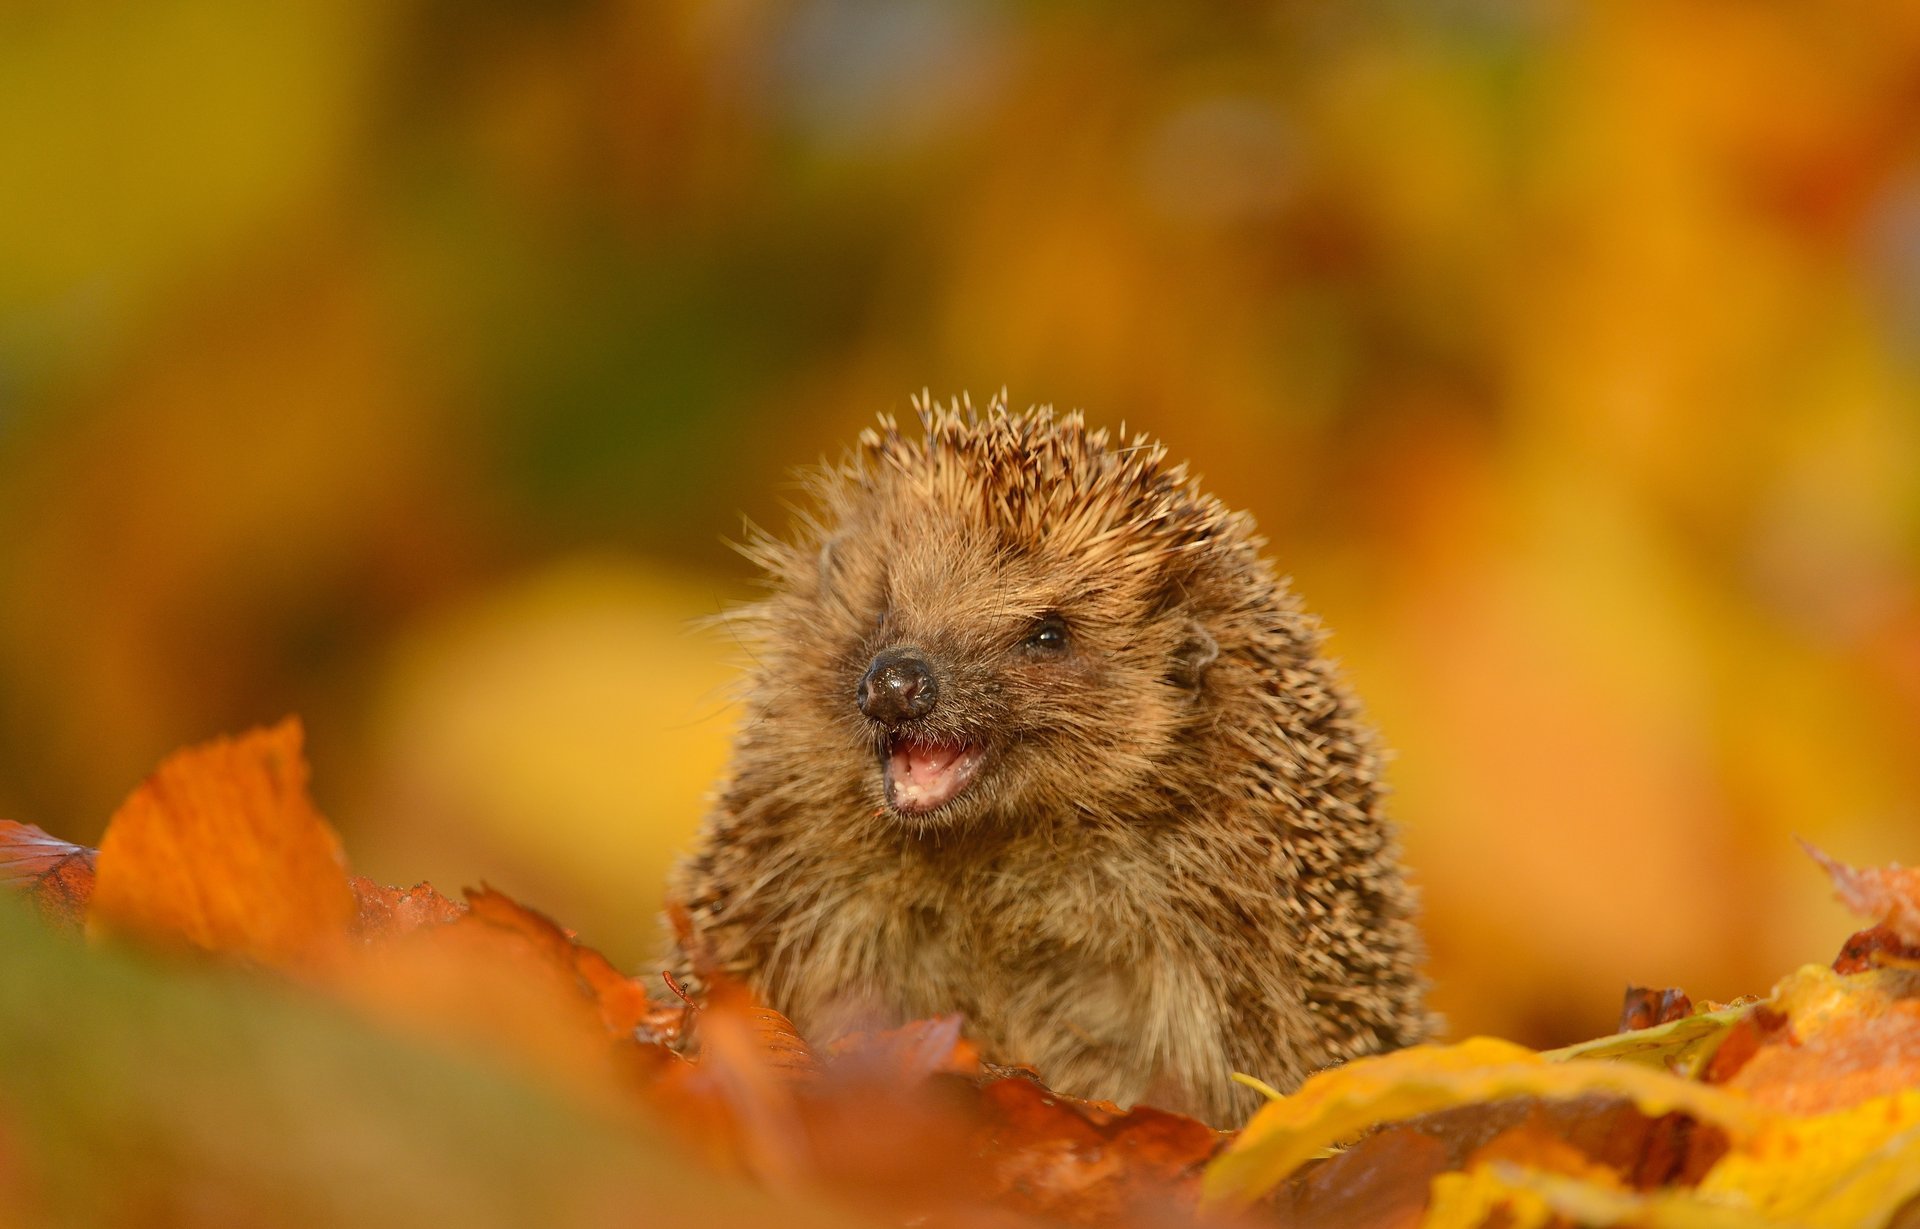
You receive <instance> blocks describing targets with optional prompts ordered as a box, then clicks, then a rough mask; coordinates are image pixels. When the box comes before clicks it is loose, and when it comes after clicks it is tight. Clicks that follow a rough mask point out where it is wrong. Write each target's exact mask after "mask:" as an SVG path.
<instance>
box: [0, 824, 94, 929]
mask: <svg viewBox="0 0 1920 1229" xmlns="http://www.w3.org/2000/svg"><path fill="white" fill-rule="evenodd" d="M95 858H96V854H95V853H94V851H93V850H91V849H88V848H87V847H86V846H85V845H74V844H71V843H69V842H67V841H62V840H59V839H57V838H55V837H51V836H48V835H47V834H46V833H45V832H43V831H41V830H40V829H39V828H36V827H34V826H33V825H32V824H20V823H15V822H13V821H12V820H0V890H9V891H15V892H22V893H25V894H26V895H27V897H28V898H30V899H31V900H32V901H33V903H34V905H35V906H36V907H37V908H38V909H39V910H40V915H41V916H42V917H44V918H46V919H47V920H48V921H49V922H51V923H54V924H55V925H58V926H61V927H63V928H68V929H75V928H78V927H79V926H80V924H81V923H82V922H83V921H84V920H85V919H86V915H87V901H88V900H89V899H91V898H92V896H93V881H94V861H95Z"/></svg>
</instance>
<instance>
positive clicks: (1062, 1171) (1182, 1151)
mask: <svg viewBox="0 0 1920 1229" xmlns="http://www.w3.org/2000/svg"><path fill="white" fill-rule="evenodd" d="M981 1091H982V1100H983V1108H984V1110H985V1113H986V1116H987V1124H986V1126H985V1127H984V1128H983V1129H982V1132H981V1134H980V1137H979V1138H978V1140H977V1142H976V1149H977V1152H978V1155H979V1156H980V1158H981V1159H982V1161H983V1162H984V1163H985V1165H986V1168H987V1171H988V1175H989V1181H990V1182H991V1183H992V1190H993V1192H994V1193H995V1195H996V1197H997V1201H998V1202H1001V1203H1003V1204H1005V1205H1007V1206H1010V1207H1012V1208H1014V1209H1016V1210H1018V1211H1023V1212H1030V1213H1033V1214H1035V1215H1040V1216H1047V1217H1052V1218H1054V1219H1058V1220H1064V1221H1069V1222H1071V1223H1074V1224H1085V1225H1104V1224H1110V1223H1112V1222H1114V1221H1115V1220H1117V1219H1121V1218H1122V1217H1125V1216H1127V1215H1129V1214H1135V1215H1138V1214H1143V1213H1145V1214H1151V1213H1154V1212H1158V1213H1161V1214H1165V1215H1182V1216H1184V1215H1189V1214H1190V1213H1191V1211H1192V1209H1193V1207H1194V1206H1195V1204H1196V1203H1197V1202H1198V1198H1199V1193H1200V1175H1201V1173H1202V1170H1203V1169H1204V1167H1205V1166H1206V1164H1207V1162H1208V1161H1210V1160H1211V1159H1213V1157H1214V1156H1215V1154H1217V1153H1218V1152H1219V1150H1220V1145H1221V1143H1222V1141H1223V1139H1224V1136H1222V1135H1221V1133H1220V1132H1217V1131H1215V1130H1214V1129H1213V1128H1211V1127H1209V1126H1207V1125H1206V1124H1205V1123H1202V1122H1199V1121H1197V1120H1195V1119H1192V1118H1188V1117H1186V1116H1184V1115H1181V1114H1174V1113H1170V1112H1168V1111H1166V1110H1159V1109H1154V1108H1152V1107H1150V1106H1136V1107H1134V1108H1133V1109H1131V1110H1121V1109H1119V1108H1118V1107H1116V1106H1113V1105H1110V1104H1106V1103H1102V1102H1095V1101H1082V1100H1079V1099H1078V1098H1074V1097H1067V1096H1062V1095H1060V1094H1059V1093H1055V1092H1053V1091H1051V1090H1050V1089H1048V1088H1046V1087H1044V1086H1042V1085H1040V1084H1037V1083H1035V1082H1034V1081H1032V1080H1026V1079H1002V1080H995V1081H993V1082H992V1083H990V1084H988V1085H986V1086H985V1088H983V1089H982V1090H981Z"/></svg>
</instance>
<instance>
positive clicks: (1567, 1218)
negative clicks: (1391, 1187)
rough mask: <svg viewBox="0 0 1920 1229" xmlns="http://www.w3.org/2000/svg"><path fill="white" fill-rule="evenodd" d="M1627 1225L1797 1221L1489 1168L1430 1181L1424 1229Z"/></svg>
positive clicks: (1711, 1228) (1673, 1195) (1687, 1227)
mask: <svg viewBox="0 0 1920 1229" xmlns="http://www.w3.org/2000/svg"><path fill="white" fill-rule="evenodd" d="M1565 1224H1574V1225H1595V1226H1598V1225H1631V1226H1636V1227H1638V1229H1770V1227H1777V1229H1789V1227H1790V1226H1793V1225H1795V1224H1796V1222H1790V1221H1780V1220H1772V1219H1767V1218H1763V1217H1761V1216H1758V1215H1756V1214H1755V1213H1754V1212H1752V1211H1751V1210H1748V1209H1745V1208H1739V1207H1724V1206H1718V1205H1716V1204H1714V1203H1712V1202H1711V1201H1709V1200H1707V1199H1705V1198H1702V1197H1700V1196H1697V1195H1695V1194H1693V1193H1692V1192H1690V1191H1684V1190H1680V1191H1650V1192H1636V1191H1627V1190H1622V1189H1620V1188H1619V1187H1618V1186H1617V1185H1614V1184H1611V1183H1608V1182H1605V1181H1598V1180H1595V1179H1592V1178H1578V1177H1569V1176H1568V1175H1566V1174H1561V1173H1551V1172H1545V1171H1541V1170H1536V1169H1529V1168H1527V1167H1526V1166H1523V1165H1517V1164H1514V1163H1512V1162H1510V1161H1495V1162H1492V1163H1490V1164H1487V1165H1481V1166H1478V1167H1476V1168H1474V1169H1471V1170H1468V1171H1466V1172H1464V1173H1449V1174H1441V1175H1440V1176H1439V1177H1437V1178H1435V1179H1434V1180H1433V1205H1432V1207H1431V1208H1429V1209H1428V1212H1427V1219H1426V1220H1425V1221H1423V1222H1422V1227H1423V1229H1479V1227H1480V1226H1483V1225H1500V1226H1502V1229H1541V1227H1542V1226H1547V1225H1565Z"/></svg>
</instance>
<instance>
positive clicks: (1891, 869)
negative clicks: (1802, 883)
mask: <svg viewBox="0 0 1920 1229" xmlns="http://www.w3.org/2000/svg"><path fill="white" fill-rule="evenodd" d="M1800 847H1801V848H1802V849H1804V850H1806V851H1807V854H1808V856H1809V857H1811V858H1812V859H1813V860H1814V861H1815V862H1818V863H1819V864H1820V865H1821V867H1822V868H1823V869H1824V870H1825V871H1826V872H1827V877H1828V878H1830V879H1832V880H1833V889H1834V894H1835V895H1836V896H1838V897H1839V898H1840V903H1841V904H1844V905H1845V906H1846V907H1847V908H1849V909H1851V910H1853V911H1854V912H1855V913H1858V914H1860V915H1861V916H1862V917H1870V918H1872V919H1874V920H1875V921H1876V922H1879V923H1882V924H1883V925H1886V926H1889V927H1891V928H1892V930H1893V932H1894V933H1895V934H1897V935H1899V936H1900V938H1901V939H1902V940H1903V941H1905V942H1907V943H1920V867H1903V866H1900V865H1898V864H1895V865H1892V866H1884V867H1874V868H1869V869H1866V870H1860V869H1857V868H1855V867H1852V866H1848V865H1847V864H1846V863H1845V862H1842V861H1840V860H1839V859H1837V858H1833V857H1829V856H1828V855H1827V854H1825V853H1823V852H1822V851H1821V850H1819V849H1817V848H1815V847H1814V846H1813V845H1811V844H1809V843H1808V842H1806V841H1801V842H1800Z"/></svg>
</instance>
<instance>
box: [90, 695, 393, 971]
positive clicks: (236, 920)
mask: <svg viewBox="0 0 1920 1229" xmlns="http://www.w3.org/2000/svg"><path fill="white" fill-rule="evenodd" d="M300 744H301V732H300V723H299V722H298V721H297V720H293V719H289V720H287V721H284V722H282V723H280V724H279V725H277V726H275V727H273V728H272V729H266V730H254V731H252V732H251V733H248V734H245V735H242V736H241V737H239V738H237V739H224V738H223V739H217V740H215V741H213V742H210V743H206V744H204V745H202V746H198V747H194V748H191V749H189V750H186V751H182V752H179V753H177V754H175V755H173V756H171V757H169V758H168V759H167V760H166V762H164V763H163V764H161V765H160V768H159V770H158V771H156V772H155V773H154V774H153V775H152V776H151V777H149V778H147V780H146V781H145V782H144V783H142V784H141V785H140V787H139V788H138V789H136V790H134V792H133V794H132V796H131V797H129V798H128V799H127V800H126V802H124V803H123V804H121V807H120V809H119V811H117V812H116V813H115V814H114V817H113V820H112V822H111V823H110V824H109V825H108V826H107V833H106V836H105V837H104V838H103V839H102V840H101V842H100V857H99V863H98V874H99V878H98V883H97V885H96V887H95V889H94V894H93V902H92V905H91V908H90V910H89V912H88V916H87V929H88V932H89V933H93V934H99V933H117V934H129V935H136V936H139V937H141V938H144V939H148V940H155V941H160V942H163V943H179V944H187V945H191V946H193V947H199V948H204V949H207V950H209V951H216V952H222V953H229V954H232V955H238V956H245V957H249V958H251V959H254V960H259V961H262V962H264V963H267V964H274V965H282V966H300V965H307V964H311V963H313V962H314V961H315V960H317V959H319V958H321V957H324V956H330V955H332V954H334V953H337V952H338V951H339V950H340V949H341V947H342V946H343V944H344V941H345V939H346V937H347V935H348V932H349V929H350V928H351V926H352V925H353V921H354V918H355V916H356V914H357V912H358V906H357V905H356V903H355V900H354V895H353V889H352V888H351V887H349V886H348V883H347V873H346V867H345V858H344V857H343V856H342V854H341V851H340V841H339V838H337V837H336V836H335V835H334V832H333V829H332V828H331V827H329V826H328V825H327V822H326V820H324V819H322V818H321V817H320V813H319V812H318V811H317V810H315V809H314V806H313V801H312V799H310V798H309V797H308V796H307V764H306V761H305V759H304V758H302V756H301V751H300Z"/></svg>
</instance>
